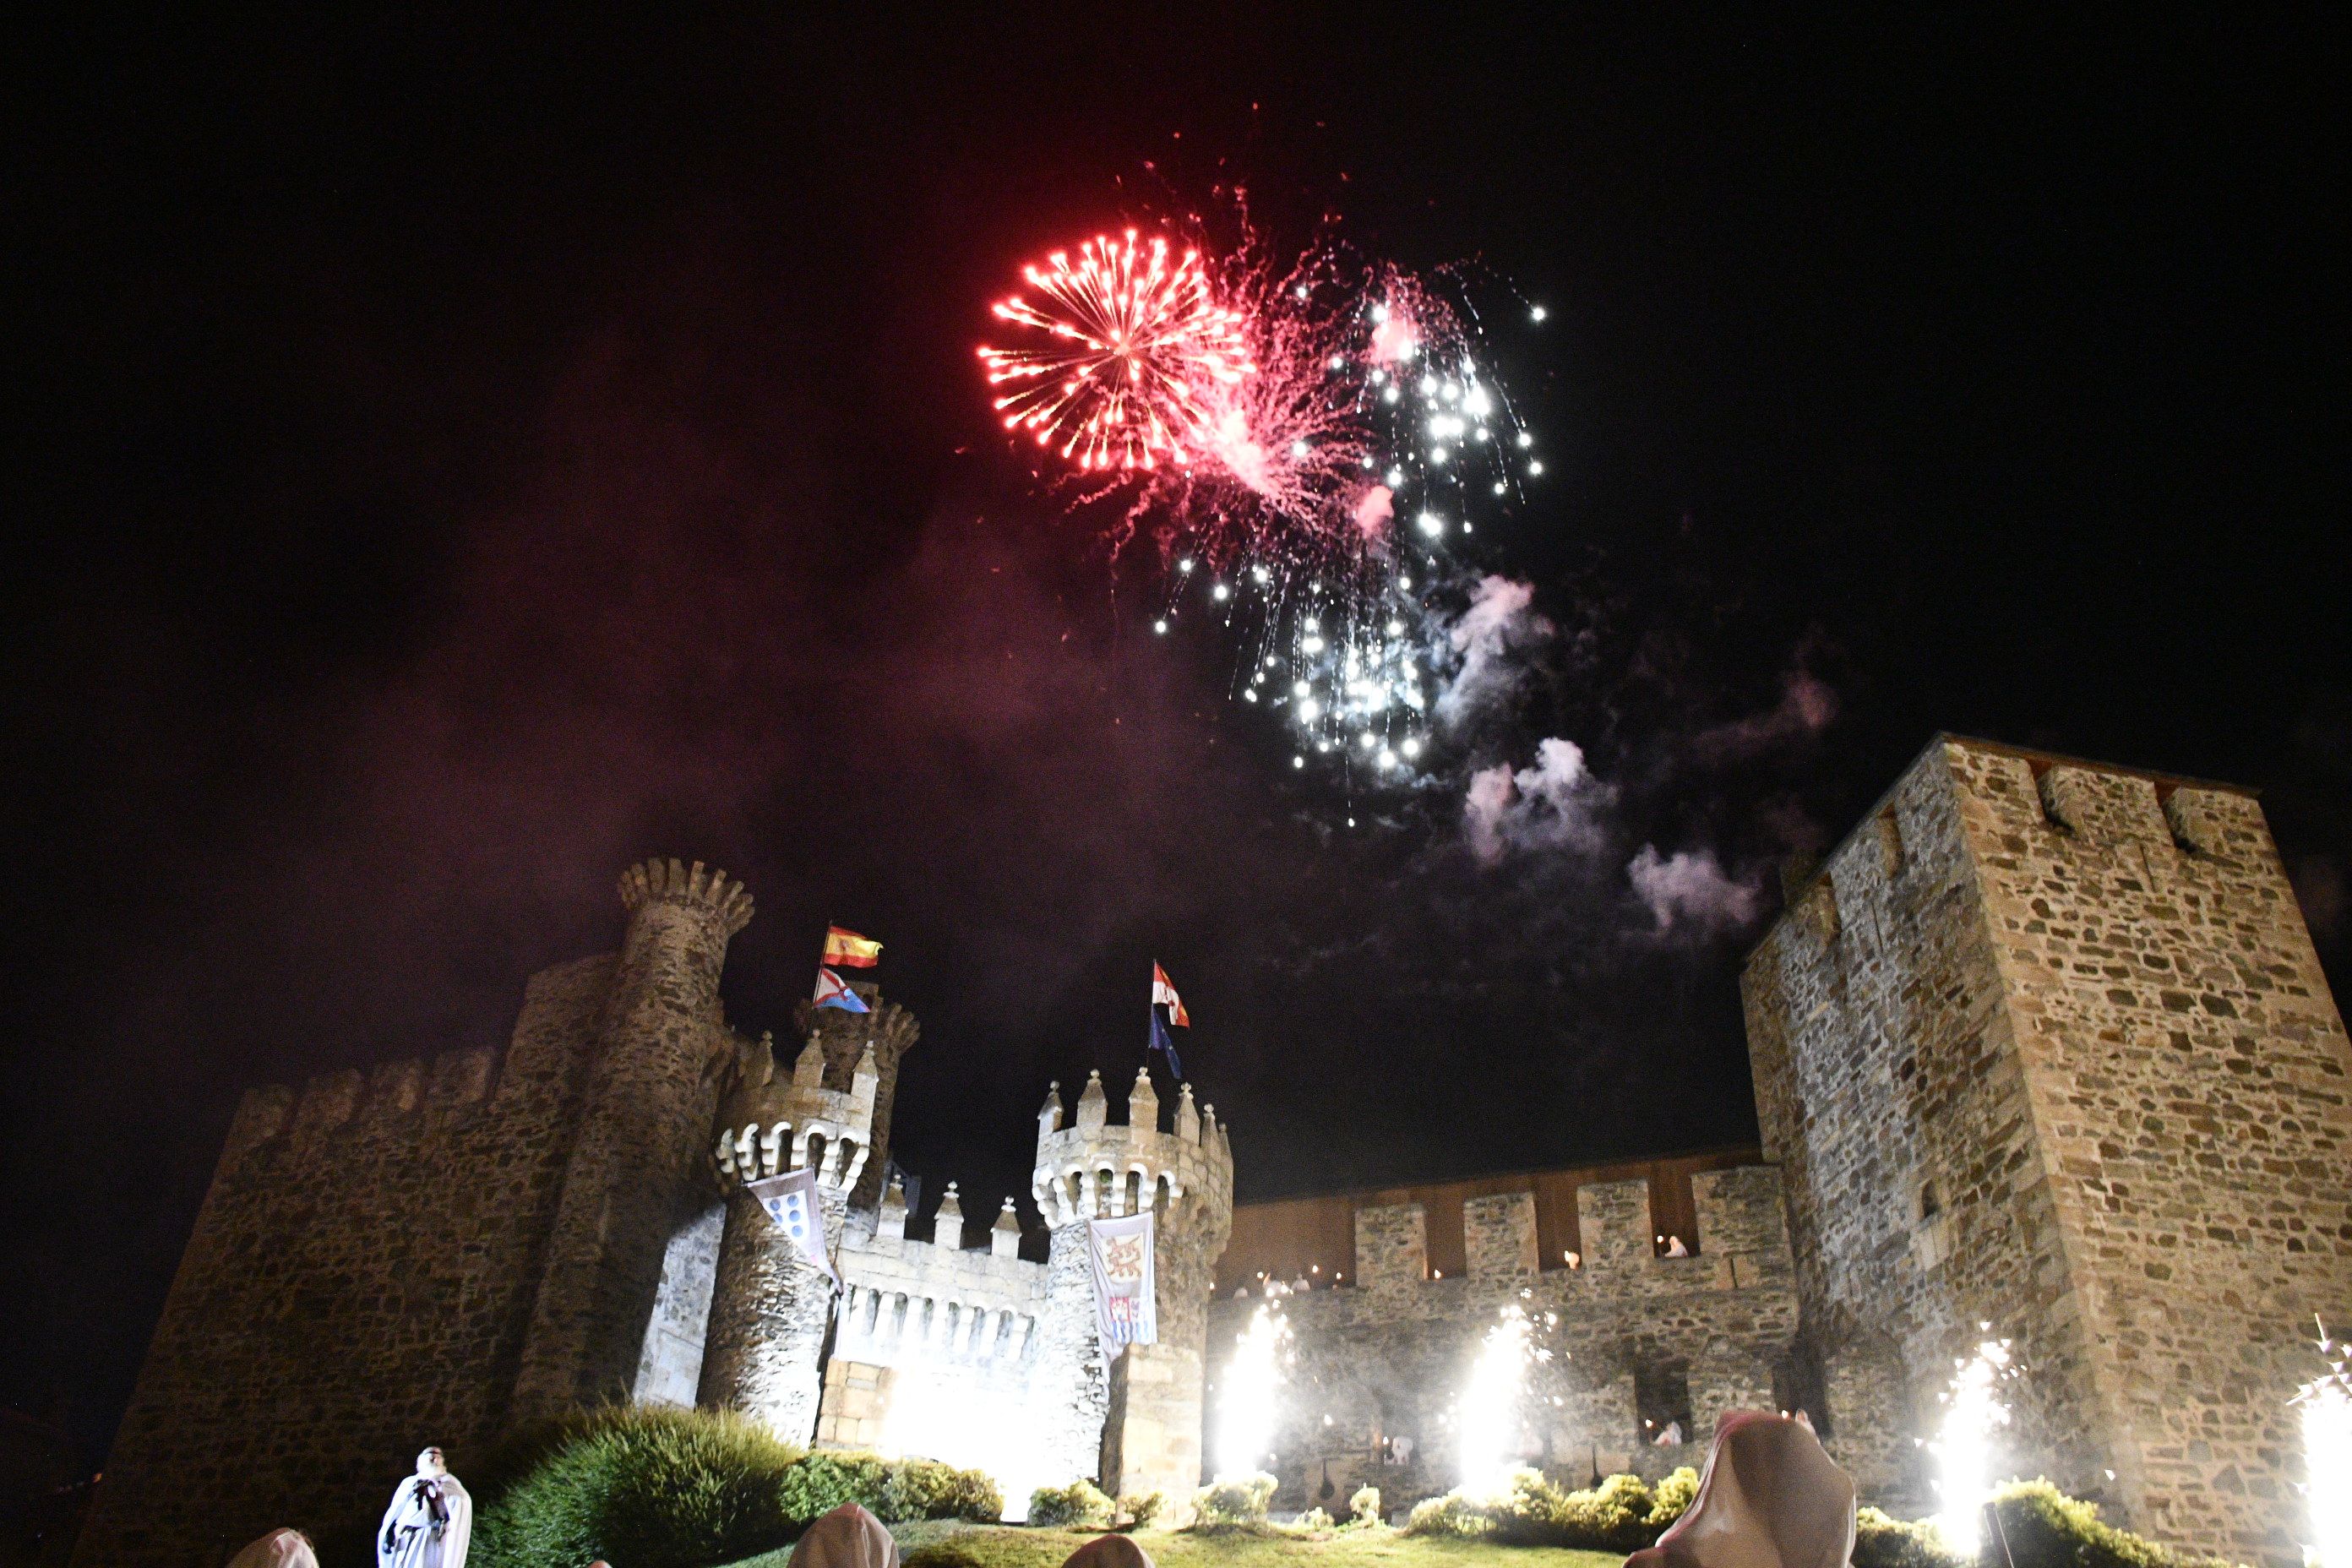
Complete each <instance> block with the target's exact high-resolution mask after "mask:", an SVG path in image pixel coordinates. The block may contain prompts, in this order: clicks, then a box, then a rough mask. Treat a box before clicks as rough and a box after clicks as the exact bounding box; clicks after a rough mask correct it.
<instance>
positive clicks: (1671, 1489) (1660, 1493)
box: [1650, 1465, 1698, 1531]
mask: <svg viewBox="0 0 2352 1568" xmlns="http://www.w3.org/2000/svg"><path fill="white" fill-rule="evenodd" d="M1650 1495H1651V1499H1652V1501H1651V1503H1650V1522H1651V1523H1652V1524H1654V1525H1656V1526H1657V1527H1658V1529H1659V1530H1660V1531H1664V1530H1665V1528H1666V1527H1667V1526H1668V1525H1670V1524H1672V1523H1674V1522H1675V1521H1676V1520H1678V1519H1680V1518H1682V1516H1683V1515H1684V1514H1685V1513H1688V1512H1689V1511H1690V1505H1691V1504H1692V1503H1693V1502H1694V1501H1695V1500H1696V1499H1697V1497H1698V1472H1697V1471H1696V1470H1694V1469H1692V1468H1690V1467H1689V1466H1688V1465H1684V1466H1682V1467H1681V1468H1678V1469H1675V1470H1674V1471H1673V1472H1672V1473H1670V1474H1669V1475H1668V1476H1667V1477H1666V1479H1664V1480H1663V1481H1660V1482H1659V1483H1658V1484H1657V1486H1656V1488H1655V1489H1654V1490H1653V1491H1652V1492H1651V1494H1650Z"/></svg>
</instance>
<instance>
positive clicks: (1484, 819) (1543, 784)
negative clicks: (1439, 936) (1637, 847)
mask: <svg viewBox="0 0 2352 1568" xmlns="http://www.w3.org/2000/svg"><path fill="white" fill-rule="evenodd" d="M1616 795H1617V792H1616V791H1615V790H1614V789H1612V787H1611V786H1609V785H1608V784H1602V783H1601V781H1600V780H1599V779H1596V778H1594V777H1593V776H1592V770H1591V768H1590V767H1588V766H1586V764H1585V761H1584V750H1583V748H1582V747H1580V746H1579V745H1578V744H1577V743H1576V742H1573V741H1563V740H1561V739H1559V737H1557V736H1554V737H1552V738H1550V739H1549V740H1546V741H1544V742H1542V743H1541V744H1539V745H1538V746H1537V747H1536V763H1535V766H1533V767H1530V768H1521V769H1519V770H1517V772H1514V771H1513V770H1512V769H1511V767H1510V765H1509V764H1508V763H1504V764H1502V765H1500V766H1497V767H1491V768H1482V769H1480V770H1479V771H1478V772H1476V773H1473V774H1471V775H1470V787H1469V790H1468V792H1467V794H1466V795H1465V796H1464V798H1463V803H1462V822H1463V831H1464V833H1465V836H1466V837H1468V838H1469V840H1470V852H1471V853H1472V854H1473V855H1475V856H1476V857H1477V858H1479V859H1480V860H1481V861H1482V862H1484V863H1486V865H1489V866H1491V865H1494V864H1495V863H1496V862H1497V861H1499V860H1500V859H1502V858H1503V856H1504V855H1505V854H1506V853H1507V851H1509V850H1512V849H1575V850H1583V851H1591V850H1594V849H1598V848H1599V847H1601V843H1602V842H1603V839H1604V837H1605V834H1604V831H1603V825H1602V822H1601V813H1602V812H1603V811H1604V810H1606V809H1607V807H1608V806H1609V805H1610V804H1611V803H1612V801H1614V800H1615V799H1616Z"/></svg>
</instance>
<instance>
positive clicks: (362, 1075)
mask: <svg viewBox="0 0 2352 1568" xmlns="http://www.w3.org/2000/svg"><path fill="white" fill-rule="evenodd" d="M497 1068H498V1052H496V1051H495V1050H493V1049H492V1048H491V1047H488V1046H479V1047H468V1048H467V1049H463V1050H454V1051H443V1052H441V1053H440V1054H438V1055H436V1056H430V1057H411V1058H403V1059H401V1060H397V1061H390V1062H383V1063H379V1064H378V1065H376V1066H374V1067H373V1068H368V1069H366V1070H365V1071H364V1072H362V1070H361V1069H360V1068H343V1069H342V1070H341V1071H339V1072H331V1073H321V1074H320V1075H319V1076H318V1077H316V1078H310V1079H304V1080H303V1081H302V1082H300V1083H299V1084H268V1085H264V1086H262V1087H259V1088H257V1089H247V1091H246V1092H245V1096H244V1098H243V1100H240V1101H239V1102H238V1105H237V1109H236V1118H235V1119H234V1120H233V1121H231V1122H230V1124H229V1134H228V1140H227V1148H226V1158H228V1159H232V1160H233V1159H235V1158H237V1157H240V1156H242V1155H245V1154H247V1153H250V1152H253V1151H254V1150H256V1149H258V1148H261V1147H263V1146H264V1145H268V1144H271V1143H274V1142H278V1141H280V1140H285V1141H287V1142H291V1143H295V1144H309V1143H312V1142H318V1141H320V1140H323V1139H326V1138H328V1137H330V1136H334V1137H342V1138H351V1137H366V1136H380V1135H382V1134H383V1132H385V1131H388V1130H391V1129H395V1128H396V1129H403V1130H406V1131H410V1132H411V1133H413V1134H417V1135H421V1133H422V1131H423V1130H424V1129H425V1128H427V1127H430V1126H433V1125H436V1124H438V1123H442V1122H446V1121H449V1120H451V1119H452V1118H454V1117H457V1116H459V1115H463V1114H465V1113H467V1111H468V1110H472V1109H475V1108H478V1107H479V1106H480V1105H481V1104H482V1102H483V1101H485V1100H488V1098H489V1095H490V1089H491V1086H492V1082H493V1079H494V1078H495V1076H496V1072H497Z"/></svg>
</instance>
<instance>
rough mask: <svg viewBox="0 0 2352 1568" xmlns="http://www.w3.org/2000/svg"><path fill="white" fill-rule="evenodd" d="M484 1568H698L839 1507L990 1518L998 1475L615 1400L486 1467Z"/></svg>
mask: <svg viewBox="0 0 2352 1568" xmlns="http://www.w3.org/2000/svg"><path fill="white" fill-rule="evenodd" d="M483 1475H484V1478H485V1480H486V1482H487V1486H486V1488H485V1489H484V1495H485V1502H484V1505H483V1508H482V1510H481V1514H480V1517H479V1519H478V1522H477V1524H476V1527H475V1531H474V1548H473V1552H474V1555H473V1559H472V1560H473V1561H474V1562H476V1563H479V1564H481V1568H578V1564H580V1563H586V1562H590V1561H593V1559H595V1558H598V1557H603V1558H606V1559H609V1560H611V1561H614V1562H617V1563H628V1564H629V1565H630V1568H707V1565H708V1564H709V1563H727V1562H732V1561H733V1560H735V1559H737V1558H740V1557H748V1556H751V1554H752V1553H754V1552H765V1551H769V1550H771V1549H772V1548H775V1547H778V1546H781V1545H782V1544H784V1543H785V1542H789V1541H791V1540H792V1539H793V1537H795V1536H797V1535H798V1534H799V1533H800V1532H801V1531H802V1530H803V1529H804V1528H806V1527H807V1525H808V1524H809V1522H810V1521H813V1520H814V1519H816V1518H817V1517H818V1516H819V1515H821V1514H824V1513H826V1512H829V1511H831V1510H833V1509H835V1508H837V1507H839V1506H840V1505H841V1504H843V1503H845V1502H855V1503H859V1504H862V1505H863V1506H865V1507H866V1508H867V1509H870V1510H873V1512H874V1513H875V1515H876V1516H877V1517H878V1518H880V1519H881V1520H883V1521H885V1522H896V1521H902V1520H912V1519H954V1518H963V1519H974V1520H982V1521H994V1520H995V1519H996V1518H997V1517H998V1516H999V1515H1001V1514H1002V1513H1003V1509H1004V1504H1003V1497H1002V1496H1001V1495H1000V1494H999V1493H998V1491H997V1489H996V1486H995V1483H994V1482H992V1481H991V1480H990V1479H988V1478H987V1477H986V1476H984V1475H982V1473H980V1472H979V1471H977V1470H958V1469H954V1468H950V1467H949V1466H946V1465H942V1464H939V1463H936V1462H934V1461H932V1460H929V1459H883V1458H877V1457H876V1456H874V1455H871V1454H841V1453H822V1454H811V1453H807V1452H805V1451H803V1449H801V1448H800V1447H796V1446H795V1445H793V1444H791V1443H787V1442H784V1441H783V1440H782V1439H781V1438H779V1437H777V1436H775V1434H774V1433H772V1432H771V1431H770V1430H769V1429H768V1428H767V1427H765V1426H761V1424H760V1423H758V1422H756V1421H752V1420H750V1419H748V1418H746V1417H743V1416H740V1415H734V1414H732V1413H730V1412H726V1411H718V1412H709V1411H695V1410H677V1409H667V1408H649V1407H635V1406H628V1407H620V1408H615V1409H611V1410H605V1411H599V1412H594V1413H592V1414H590V1415H583V1416H581V1417H576V1418H573V1419H571V1420H568V1421H566V1422H562V1423H558V1424H556V1425H554V1426H550V1427H547V1428H542V1429H540V1430H537V1431H534V1432H531V1433H528V1434H525V1435H523V1436H522V1437H520V1439H518V1441H517V1443H516V1444H515V1445H513V1446H512V1447H510V1449H509V1452H507V1453H505V1454H503V1455H501V1456H498V1457H495V1458H493V1459H492V1460H491V1461H490V1462H488V1464H486V1465H485V1467H484V1470H483Z"/></svg>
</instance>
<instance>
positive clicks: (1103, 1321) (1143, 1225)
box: [1087, 1212, 1160, 1361]
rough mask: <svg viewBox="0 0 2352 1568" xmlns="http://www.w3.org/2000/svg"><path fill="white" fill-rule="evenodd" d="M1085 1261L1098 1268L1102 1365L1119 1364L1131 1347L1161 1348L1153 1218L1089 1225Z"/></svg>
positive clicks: (1138, 1216)
mask: <svg viewBox="0 0 2352 1568" xmlns="http://www.w3.org/2000/svg"><path fill="white" fill-rule="evenodd" d="M1087 1261H1088V1262H1090V1263H1092V1264H1093V1265H1094V1275H1095V1329H1096V1331H1097V1332H1098V1333H1099V1334H1101V1336H1102V1347H1103V1356H1104V1359H1105V1360H1107V1361H1117V1360H1118V1356H1119V1352H1121V1351H1124V1350H1125V1349H1126V1348H1127V1347H1128V1346H1129V1345H1149V1344H1157V1343H1159V1342H1160V1311H1159V1307H1158V1305H1157V1303H1156V1302H1155V1300H1153V1296H1152V1279H1151V1215H1150V1213H1149V1212H1146V1213H1144V1214H1136V1215H1127V1216H1126V1217H1125V1218H1124V1219H1090V1220H1088V1221H1087Z"/></svg>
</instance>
